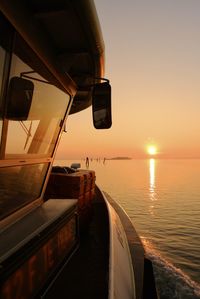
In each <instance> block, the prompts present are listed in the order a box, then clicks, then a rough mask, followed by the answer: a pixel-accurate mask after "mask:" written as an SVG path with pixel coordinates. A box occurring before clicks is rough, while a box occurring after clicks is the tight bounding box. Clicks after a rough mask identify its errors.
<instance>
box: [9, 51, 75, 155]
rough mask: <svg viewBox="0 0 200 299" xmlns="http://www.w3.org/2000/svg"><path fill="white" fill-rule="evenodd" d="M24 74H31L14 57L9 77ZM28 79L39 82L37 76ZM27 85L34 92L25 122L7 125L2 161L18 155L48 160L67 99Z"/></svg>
mask: <svg viewBox="0 0 200 299" xmlns="http://www.w3.org/2000/svg"><path fill="white" fill-rule="evenodd" d="M28 71H32V70H31V69H30V68H29V67H28V66H27V65H26V64H25V63H23V62H22V61H21V60H20V59H19V58H18V57H17V56H15V55H14V59H13V61H12V68H11V77H14V76H18V77H20V75H21V74H22V72H28ZM30 76H32V77H34V78H37V79H40V80H42V79H43V78H41V76H39V75H38V74H37V73H33V74H30ZM28 80H30V79H28ZM43 80H44V79H43ZM31 81H32V82H33V84H34V91H33V98H32V102H31V107H30V110H29V113H28V117H27V119H26V120H13V119H12V120H9V121H8V131H7V134H8V135H7V141H6V158H11V157H15V156H16V155H19V154H39V155H44V156H50V155H51V154H52V152H53V149H54V146H55V142H56V140H57V137H58V133H59V131H60V124H61V121H62V120H63V118H64V115H65V112H66V109H67V106H68V104H69V100H70V97H69V95H67V94H65V93H64V92H62V91H60V90H59V89H58V88H56V87H55V86H53V85H50V84H46V83H43V82H39V81H36V80H31Z"/></svg>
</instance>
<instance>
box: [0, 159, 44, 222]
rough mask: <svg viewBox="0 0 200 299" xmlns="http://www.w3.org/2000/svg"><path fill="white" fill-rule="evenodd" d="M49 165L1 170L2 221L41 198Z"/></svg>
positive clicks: (0, 214) (4, 168)
mask: <svg viewBox="0 0 200 299" xmlns="http://www.w3.org/2000/svg"><path fill="white" fill-rule="evenodd" d="M47 168H48V164H47V163H41V164H34V165H26V166H25V165H24V166H13V167H2V168H0V198H1V200H0V220H1V219H3V218H5V217H6V216H8V215H9V214H12V213H13V212H15V211H16V210H17V209H19V208H22V207H23V206H25V205H26V204H28V203H30V202H32V201H33V200H35V199H36V198H38V197H39V195H40V192H41V186H42V184H43V181H44V176H45V173H46V171H47Z"/></svg>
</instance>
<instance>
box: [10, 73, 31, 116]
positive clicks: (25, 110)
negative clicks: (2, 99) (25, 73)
mask: <svg viewBox="0 0 200 299" xmlns="http://www.w3.org/2000/svg"><path fill="white" fill-rule="evenodd" d="M33 90H34V85H33V82H32V81H30V80H27V79H23V78H20V77H13V78H11V79H10V84H9V89H8V97H7V109H6V115H5V117H6V118H7V119H10V120H18V121H22V120H26V119H27V118H28V114H29V111H30V107H31V103H32V97H33Z"/></svg>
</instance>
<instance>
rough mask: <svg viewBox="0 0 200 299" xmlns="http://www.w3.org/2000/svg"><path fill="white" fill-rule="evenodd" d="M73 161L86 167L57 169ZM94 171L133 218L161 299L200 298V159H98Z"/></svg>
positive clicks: (94, 163)
mask: <svg viewBox="0 0 200 299" xmlns="http://www.w3.org/2000/svg"><path fill="white" fill-rule="evenodd" d="M71 162H80V163H81V168H85V162H84V161H57V164H56V165H67V166H70V165H71ZM89 168H90V169H93V170H95V171H96V177H97V179H96V182H97V184H98V185H99V186H100V187H101V188H102V190H105V191H106V192H108V193H109V194H110V195H111V196H112V197H113V198H114V199H115V200H116V201H118V202H119V203H120V204H121V206H122V207H123V208H124V209H125V210H126V212H127V214H128V215H129V216H130V218H131V220H132V222H133V224H134V226H135V227H136V229H137V232H138V234H139V235H140V237H141V239H142V241H143V244H144V247H145V250H146V253H147V255H148V256H149V257H150V258H151V260H152V261H153V265H154V271H155V275H156V280H157V284H158V289H159V292H160V298H161V299H165V298H166V299H169V298H170V299H173V298H180V299H190V298H192V299H196V298H200V160H154V159H149V160H108V161H106V162H105V163H103V162H102V161H101V162H97V161H96V160H93V161H92V162H90V166H89Z"/></svg>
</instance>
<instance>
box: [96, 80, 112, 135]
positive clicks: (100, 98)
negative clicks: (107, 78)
mask: <svg viewBox="0 0 200 299" xmlns="http://www.w3.org/2000/svg"><path fill="white" fill-rule="evenodd" d="M92 112H93V124H94V127H95V128H96V129H109V128H110V127H111V126H112V113H111V86H110V84H109V83H108V82H105V83H98V84H95V86H94V88H93V94H92Z"/></svg>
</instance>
